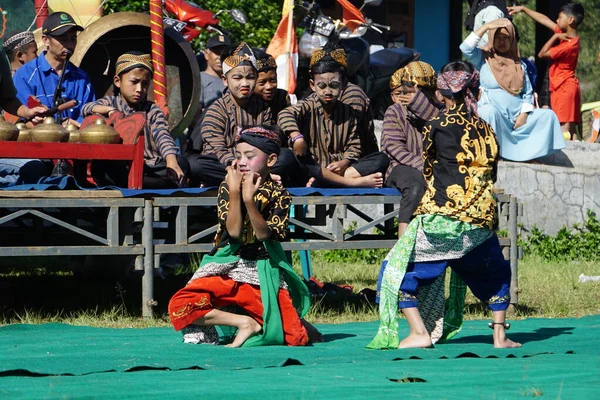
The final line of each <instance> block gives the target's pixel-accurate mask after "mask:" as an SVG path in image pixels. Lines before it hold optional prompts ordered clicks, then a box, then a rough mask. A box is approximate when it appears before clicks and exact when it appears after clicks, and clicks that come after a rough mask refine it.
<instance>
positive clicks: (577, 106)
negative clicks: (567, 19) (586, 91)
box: [548, 26, 581, 124]
mask: <svg viewBox="0 0 600 400" xmlns="http://www.w3.org/2000/svg"><path fill="white" fill-rule="evenodd" d="M554 32H556V33H560V32H561V30H560V29H559V28H558V26H555V27H554ZM579 50H580V44H579V36H578V37H576V38H571V39H570V40H569V41H564V42H563V41H561V42H560V43H559V44H557V45H556V46H554V47H552V48H551V49H550V51H549V53H550V59H551V60H552V64H551V65H550V68H549V70H548V80H549V82H550V107H552V110H554V112H555V113H556V116H557V117H558V120H559V121H560V123H561V124H563V123H565V122H576V123H579V122H581V92H580V88H579V81H578V80H577V78H576V77H575V68H577V59H578V57H579Z"/></svg>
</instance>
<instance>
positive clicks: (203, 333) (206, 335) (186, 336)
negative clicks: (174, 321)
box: [181, 325, 219, 344]
mask: <svg viewBox="0 0 600 400" xmlns="http://www.w3.org/2000/svg"><path fill="white" fill-rule="evenodd" d="M181 333H182V334H183V343H189V344H219V333H218V332H217V328H215V327H214V326H199V325H188V326H186V327H185V328H183V329H182V330H181Z"/></svg>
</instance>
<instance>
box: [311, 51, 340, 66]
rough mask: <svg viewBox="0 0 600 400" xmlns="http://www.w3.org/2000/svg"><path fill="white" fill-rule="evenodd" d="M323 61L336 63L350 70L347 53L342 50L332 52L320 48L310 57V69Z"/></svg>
mask: <svg viewBox="0 0 600 400" xmlns="http://www.w3.org/2000/svg"><path fill="white" fill-rule="evenodd" d="M321 61H335V62H336V63H338V64H340V65H341V66H343V67H344V68H348V62H347V61H346V51H345V50H344V49H342V48H338V49H333V50H332V49H326V48H323V47H319V48H318V49H316V50H315V51H313V53H312V55H311V56H310V68H312V67H313V66H314V65H315V64H316V63H318V62H321Z"/></svg>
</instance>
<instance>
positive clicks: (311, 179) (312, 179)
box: [306, 178, 317, 187]
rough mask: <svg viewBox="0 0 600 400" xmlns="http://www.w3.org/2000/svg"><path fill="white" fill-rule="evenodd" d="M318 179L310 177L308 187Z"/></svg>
mask: <svg viewBox="0 0 600 400" xmlns="http://www.w3.org/2000/svg"><path fill="white" fill-rule="evenodd" d="M316 181H317V180H316V179H315V178H310V179H309V180H308V182H306V187H312V185H313V184H314V183H315V182H316Z"/></svg>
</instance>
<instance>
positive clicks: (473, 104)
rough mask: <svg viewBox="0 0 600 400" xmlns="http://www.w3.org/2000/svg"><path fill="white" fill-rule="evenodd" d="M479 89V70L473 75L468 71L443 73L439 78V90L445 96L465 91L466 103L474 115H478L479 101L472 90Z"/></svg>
mask: <svg viewBox="0 0 600 400" xmlns="http://www.w3.org/2000/svg"><path fill="white" fill-rule="evenodd" d="M478 87H479V72H478V71H477V70H475V71H473V73H470V72H466V71H448V72H442V73H441V74H439V75H438V78H437V88H438V90H439V91H440V92H441V93H442V94H443V95H446V96H451V95H455V94H457V93H460V92H462V91H464V93H465V102H466V103H467V106H468V107H469V108H470V110H471V111H472V112H474V113H477V99H476V98H475V95H474V94H473V92H472V91H471V89H472V88H473V89H476V88H478Z"/></svg>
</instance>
